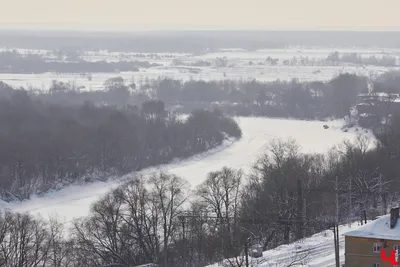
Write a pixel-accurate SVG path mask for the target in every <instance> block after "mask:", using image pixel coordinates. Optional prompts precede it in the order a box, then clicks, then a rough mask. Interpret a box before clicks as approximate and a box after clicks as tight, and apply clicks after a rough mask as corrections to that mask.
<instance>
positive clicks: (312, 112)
mask: <svg viewBox="0 0 400 267" xmlns="http://www.w3.org/2000/svg"><path fill="white" fill-rule="evenodd" d="M142 88H143V87H142ZM144 88H145V89H144V90H149V89H150V90H153V95H155V97H156V98H157V99H160V100H162V101H164V102H166V103H168V104H169V105H171V106H174V105H179V106H180V108H178V110H182V111H188V110H190V109H192V108H193V107H203V108H204V107H207V106H208V107H218V108H220V109H221V110H223V111H224V112H227V113H229V114H232V115H240V116H250V115H254V116H268V117H292V118H300V119H321V118H326V117H335V118H342V117H344V116H345V115H348V114H349V113H350V108H351V107H353V106H354V105H355V104H356V103H357V95H358V94H360V93H362V92H367V90H368V87H367V79H366V78H365V77H359V76H356V75H351V74H342V75H339V76H337V77H335V78H333V79H332V80H330V81H328V82H298V81H296V80H293V81H288V82H286V81H275V82H260V81H256V80H253V81H232V80H225V81H208V82H207V81H194V80H192V81H188V82H181V81H178V80H172V79H159V80H153V81H150V84H149V85H144ZM148 88H149V89H148Z"/></svg>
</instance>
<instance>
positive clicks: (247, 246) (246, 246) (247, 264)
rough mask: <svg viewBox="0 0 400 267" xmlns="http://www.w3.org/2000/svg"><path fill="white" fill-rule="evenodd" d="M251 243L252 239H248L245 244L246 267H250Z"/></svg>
mask: <svg viewBox="0 0 400 267" xmlns="http://www.w3.org/2000/svg"><path fill="white" fill-rule="evenodd" d="M249 241H250V238H247V239H246V243H244V254H245V255H246V267H249Z"/></svg>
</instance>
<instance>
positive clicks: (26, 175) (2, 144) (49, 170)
mask: <svg viewBox="0 0 400 267" xmlns="http://www.w3.org/2000/svg"><path fill="white" fill-rule="evenodd" d="M0 125H1V131H0V151H2V153H1V154H0V195H1V196H2V197H3V198H4V199H15V198H17V199H23V198H28V197H29V195H30V194H32V193H41V192H45V191H47V190H48V189H52V188H55V187H59V186H62V185H65V184H67V183H71V182H77V181H87V180H97V179H103V178H105V177H108V176H110V175H121V174H124V173H127V172H132V171H137V170H140V169H142V168H145V167H148V166H152V165H159V164H163V163H167V162H169V161H171V160H172V159H174V158H185V157H188V156H191V155H193V154H196V153H200V152H203V151H206V150H208V149H210V148H213V147H216V146H218V145H220V144H221V143H222V142H223V141H224V140H225V139H226V138H229V137H235V138H240V136H241V130H240V128H239V127H238V125H237V124H236V122H235V121H234V120H233V119H231V118H228V117H225V116H224V115H223V114H222V113H221V112H219V111H217V110H215V111H205V110H195V111H193V112H192V113H191V114H190V115H189V117H188V118H187V119H186V120H182V119H180V118H179V117H177V116H176V115H174V114H172V113H170V112H167V111H166V110H165V108H164V103H163V102H161V101H156V100H150V101H147V102H144V103H143V104H142V105H141V106H140V107H137V106H132V105H126V106H123V107H119V108H117V107H113V106H107V105H94V104H93V103H90V102H86V103H84V104H82V105H69V104H64V105H60V104H54V103H49V102H47V101H43V99H40V98H39V97H34V96H33V97H30V96H29V95H28V93H27V92H26V91H24V90H13V89H11V90H10V88H7V87H4V85H3V87H1V85H0Z"/></svg>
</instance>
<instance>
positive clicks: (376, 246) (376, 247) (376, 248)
mask: <svg viewBox="0 0 400 267" xmlns="http://www.w3.org/2000/svg"><path fill="white" fill-rule="evenodd" d="M372 250H373V251H374V252H375V253H380V252H381V244H380V243H374V245H373V247H372Z"/></svg>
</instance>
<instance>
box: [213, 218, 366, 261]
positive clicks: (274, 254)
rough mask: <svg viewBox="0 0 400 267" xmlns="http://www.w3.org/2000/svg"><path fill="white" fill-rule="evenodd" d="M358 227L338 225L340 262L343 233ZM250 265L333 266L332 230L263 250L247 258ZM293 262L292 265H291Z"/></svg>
mask: <svg viewBox="0 0 400 267" xmlns="http://www.w3.org/2000/svg"><path fill="white" fill-rule="evenodd" d="M357 228H359V223H353V224H352V225H341V226H340V227H339V235H340V237H339V240H340V241H339V243H340V244H339V245H340V262H341V264H343V263H344V236H343V234H344V233H346V232H348V231H352V230H355V229H357ZM249 262H251V264H250V266H252V267H287V266H294V265H295V266H304V267H334V266H335V248H334V242H333V231H332V230H327V231H323V232H321V233H318V234H315V235H313V236H311V237H309V238H304V239H303V240H300V241H298V242H295V243H292V244H289V245H282V246H279V247H277V248H275V249H272V250H268V251H265V252H264V253H263V257H261V258H257V259H255V258H254V259H252V258H250V259H249ZM291 264H294V265H291ZM220 266H222V265H221V264H218V263H216V264H213V265H210V266H208V267H220Z"/></svg>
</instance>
